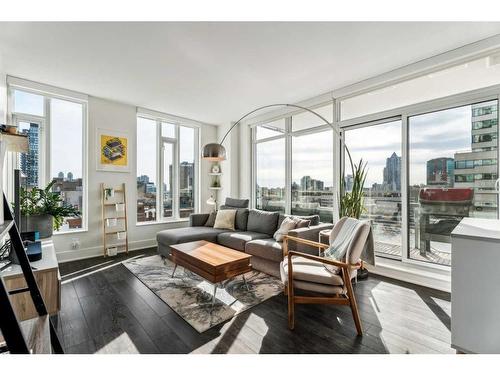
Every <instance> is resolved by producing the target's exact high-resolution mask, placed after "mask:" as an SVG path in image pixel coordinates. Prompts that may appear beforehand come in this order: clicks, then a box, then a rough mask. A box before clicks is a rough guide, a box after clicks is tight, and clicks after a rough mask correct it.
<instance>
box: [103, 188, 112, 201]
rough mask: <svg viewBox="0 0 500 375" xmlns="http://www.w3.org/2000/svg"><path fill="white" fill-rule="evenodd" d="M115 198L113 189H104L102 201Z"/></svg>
mask: <svg viewBox="0 0 500 375" xmlns="http://www.w3.org/2000/svg"><path fill="white" fill-rule="evenodd" d="M114 196H115V189H113V188H105V189H104V200H108V199H110V198H113V197H114Z"/></svg>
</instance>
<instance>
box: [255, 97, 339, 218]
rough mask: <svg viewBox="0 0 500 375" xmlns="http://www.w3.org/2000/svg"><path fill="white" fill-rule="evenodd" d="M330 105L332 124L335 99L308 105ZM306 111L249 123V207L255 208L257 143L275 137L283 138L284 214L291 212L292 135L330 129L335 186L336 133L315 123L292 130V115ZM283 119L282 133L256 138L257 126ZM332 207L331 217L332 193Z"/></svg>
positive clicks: (297, 111)
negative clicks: (305, 127) (250, 185)
mask: <svg viewBox="0 0 500 375" xmlns="http://www.w3.org/2000/svg"><path fill="white" fill-rule="evenodd" d="M326 106H330V107H331V110H332V119H333V124H335V111H336V104H335V100H333V99H328V100H327V101H325V100H323V101H321V102H319V103H316V104H315V105H314V106H309V108H311V109H312V110H315V109H317V108H322V107H326ZM303 113H307V111H304V110H294V111H290V112H287V113H286V114H282V115H280V116H277V117H276V116H275V117H270V118H269V119H265V120H260V121H258V122H255V123H251V124H249V126H250V130H251V131H250V133H251V136H250V138H251V145H252V146H251V163H252V164H251V172H250V174H251V178H250V181H251V184H252V188H251V202H250V207H252V208H256V207H257V145H258V144H260V143H265V142H269V141H274V140H277V139H285V212H284V214H286V215H290V214H291V209H292V183H293V180H292V177H293V175H292V168H293V150H292V139H293V137H300V136H305V135H310V134H316V133H321V132H325V131H332V145H333V146H332V148H333V152H332V165H333V170H332V179H333V185H334V187H335V188H337V185H338V181H337V176H336V173H335V170H336V161H335V157H334V156H335V155H336V149H337V147H336V138H337V135H336V133H335V131H333V129H332V128H331V127H330V126H329V125H327V124H324V125H316V126H313V127H311V128H308V129H299V130H295V131H294V130H293V128H292V125H293V124H292V118H293V116H297V115H299V114H303ZM282 119H284V120H285V131H284V132H283V134H278V135H276V136H272V137H268V138H261V139H257V128H258V127H259V126H261V125H266V124H269V123H272V122H274V121H278V120H282ZM333 201H334V207H333V210H332V211H333V217H334V218H335V212H336V210H337V207H335V206H336V197H335V194H334V199H333Z"/></svg>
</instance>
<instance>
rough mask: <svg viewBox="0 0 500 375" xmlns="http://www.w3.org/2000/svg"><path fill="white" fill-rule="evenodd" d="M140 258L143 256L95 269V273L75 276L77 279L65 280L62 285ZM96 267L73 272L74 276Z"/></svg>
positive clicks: (90, 272)
mask: <svg viewBox="0 0 500 375" xmlns="http://www.w3.org/2000/svg"><path fill="white" fill-rule="evenodd" d="M140 257H142V255H137V256H135V257H131V258H127V259H126V260H124V261H122V262H117V263H113V264H110V265H108V266H106V267H101V268H98V269H95V270H93V271H89V272H86V273H83V274H81V275H78V276H75V277H73V278H71V279H65V280H63V281H62V282H61V284H66V283H70V282H72V281H75V280H78V279H81V278H83V277H87V276H89V275H92V274H94V273H97V272H100V271H104V270H107V269H110V268H112V267H115V266H118V265H120V264H122V263H123V262H126V261H129V260H132V259H136V258H140ZM111 262H113V261H111ZM107 263H108V262H106V263H101V264H99V266H102V265H103V264H107ZM95 267H96V266H92V267H89V268H86V269H84V270H81V271H79V272H73V274H77V273H80V272H84V271H85V270H90V269H93V268H95Z"/></svg>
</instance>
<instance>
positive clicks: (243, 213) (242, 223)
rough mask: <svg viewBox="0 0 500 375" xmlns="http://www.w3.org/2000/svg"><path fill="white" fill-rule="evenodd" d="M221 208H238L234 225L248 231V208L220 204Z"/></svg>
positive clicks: (237, 228) (238, 228)
mask: <svg viewBox="0 0 500 375" xmlns="http://www.w3.org/2000/svg"><path fill="white" fill-rule="evenodd" d="M220 209H221V210H236V219H235V221H234V227H235V229H236V230H241V231H246V230H247V222H248V208H234V207H231V206H227V205H222V206H220Z"/></svg>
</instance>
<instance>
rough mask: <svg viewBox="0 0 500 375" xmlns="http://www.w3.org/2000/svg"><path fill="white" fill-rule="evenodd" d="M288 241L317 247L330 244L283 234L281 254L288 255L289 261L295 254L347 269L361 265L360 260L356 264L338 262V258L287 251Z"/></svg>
mask: <svg viewBox="0 0 500 375" xmlns="http://www.w3.org/2000/svg"><path fill="white" fill-rule="evenodd" d="M288 241H296V242H301V243H304V244H306V245H311V246H315V247H318V248H320V249H328V247H330V246H329V245H327V244H324V243H320V242H315V241H311V240H306V239H304V238H298V237H292V236H288V235H285V236H284V237H283V253H284V254H283V255H284V256H288V262H289V263H291V259H292V257H293V256H294V255H295V256H301V257H303V258H306V259H311V260H316V261H318V262H321V263H325V264H329V265H332V266H337V267H340V268H345V269H349V270H350V269H359V268H362V267H363V262H362V261H360V262H358V263H356V264H348V263H344V262H340V261H338V260H333V259H329V258H324V257H319V256H317V255H311V254H306V253H301V252H299V251H288Z"/></svg>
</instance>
